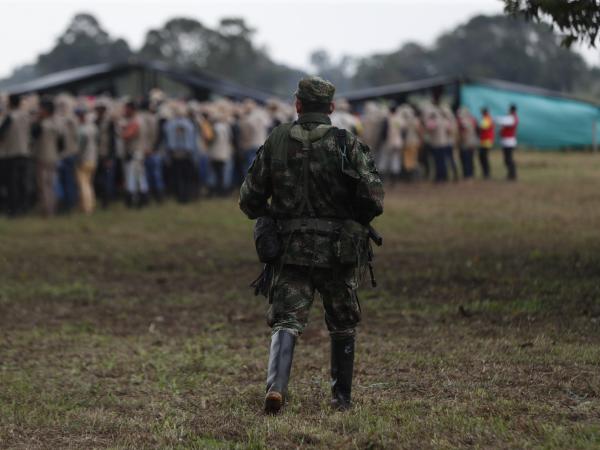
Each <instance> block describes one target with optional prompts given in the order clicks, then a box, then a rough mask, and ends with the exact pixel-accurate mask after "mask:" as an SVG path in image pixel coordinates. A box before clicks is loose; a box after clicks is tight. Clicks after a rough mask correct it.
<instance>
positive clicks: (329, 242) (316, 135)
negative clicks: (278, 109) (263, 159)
mask: <svg viewBox="0 0 600 450" xmlns="http://www.w3.org/2000/svg"><path fill="white" fill-rule="evenodd" d="M330 133H335V138H336V146H337V150H338V153H337V154H336V155H335V156H332V157H334V158H336V159H337V158H339V159H338V161H340V164H339V167H340V170H341V172H340V174H339V175H340V176H346V177H350V178H351V179H352V180H358V179H359V174H358V173H357V171H356V170H355V169H354V168H353V167H352V165H351V163H350V160H349V158H348V156H347V150H346V131H345V130H340V129H338V128H335V127H333V126H332V125H327V124H320V125H318V126H317V127H315V128H313V129H312V130H307V129H305V128H304V127H303V126H302V125H300V124H297V123H293V124H286V125H282V126H280V127H279V129H278V131H277V133H276V134H274V135H273V136H272V139H273V141H272V149H273V150H272V154H271V165H272V166H271V170H272V172H273V173H277V172H285V171H286V170H288V156H289V151H290V148H289V145H290V139H291V140H292V141H295V142H297V143H299V144H300V145H301V150H300V151H301V153H300V155H301V173H300V177H299V180H298V186H297V191H296V192H297V195H296V198H297V199H298V200H299V205H300V206H299V212H300V216H301V217H300V218H296V219H289V220H278V227H279V230H280V233H281V234H282V237H283V242H284V252H285V249H287V248H288V245H286V243H287V242H289V241H288V239H291V236H292V235H295V234H298V233H299V234H305V233H309V234H312V235H314V238H313V239H315V241H314V242H315V243H320V244H319V245H316V246H315V248H314V252H315V254H314V260H315V261H314V263H315V265H317V266H319V265H324V266H330V265H331V264H334V263H335V262H337V263H341V264H344V265H345V264H351V265H354V264H357V263H358V264H360V263H361V262H362V261H361V259H363V255H364V247H365V245H366V242H367V232H366V230H365V228H364V227H363V226H362V225H360V224H358V223H357V222H354V221H353V220H351V219H347V220H341V219H340V220H338V219H330V218H323V217H318V215H317V212H316V211H315V209H314V207H313V205H312V204H311V201H310V196H309V181H310V179H309V171H310V160H311V151H312V150H313V149H315V148H316V147H317V146H319V142H321V141H322V140H324V139H325V138H327V137H328V135H329V137H331V136H330ZM318 236H321V238H319V237H318ZM292 246H293V244H292ZM285 253H287V252H285ZM283 258H284V259H287V258H286V255H284V256H283ZM289 259H290V262H291V263H297V261H293V255H290V258H289ZM311 265H312V264H311Z"/></svg>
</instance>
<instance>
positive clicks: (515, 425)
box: [0, 154, 600, 449]
mask: <svg viewBox="0 0 600 450" xmlns="http://www.w3.org/2000/svg"><path fill="white" fill-rule="evenodd" d="M519 156H520V162H521V181H520V182H519V183H516V184H509V183H505V182H502V181H492V182H488V183H484V182H479V181H477V182H474V183H472V184H463V183H461V184H457V185H453V184H451V185H447V186H439V187H438V186H431V185H425V184H419V185H415V186H397V187H395V188H392V189H390V190H389V193H388V196H387V199H386V213H385V215H384V216H383V217H382V218H381V219H380V220H379V222H378V224H377V226H378V228H379V229H380V231H381V233H382V234H384V236H385V239H386V245H385V247H384V248H383V249H382V250H381V251H380V252H379V253H378V260H377V273H378V277H379V282H380V287H379V288H378V289H376V290H365V291H364V292H363V293H362V296H361V301H362V307H363V313H364V320H363V324H362V326H361V328H360V337H359V341H358V356H357V370H356V372H357V373H356V387H355V399H356V402H355V407H354V409H353V410H352V411H351V412H348V413H345V414H344V413H337V412H332V411H331V410H330V409H329V408H328V406H327V405H328V384H327V381H328V339H327V333H326V331H325V327H324V325H323V323H322V322H323V321H322V311H321V308H320V307H317V306H315V308H314V310H313V315H312V321H311V325H310V326H309V329H308V330H307V332H306V333H305V335H304V336H303V337H302V339H301V342H300V345H299V347H298V351H297V354H296V360H295V364H294V368H293V371H292V382H291V400H290V402H289V405H288V408H287V410H286V412H285V413H284V414H283V415H281V416H280V417H275V418H268V417H264V416H263V415H262V413H261V401H262V395H263V383H264V376H265V371H266V358H267V345H268V344H267V343H268V335H269V331H268V329H267V327H266V324H265V321H264V311H265V306H266V305H265V302H264V301H263V300H262V298H254V297H252V296H251V292H250V290H249V289H247V287H246V286H247V284H248V282H249V280H251V279H252V277H253V276H254V275H255V272H256V271H257V270H258V264H257V263H256V262H255V256H254V254H253V248H252V243H251V240H250V239H251V223H250V222H249V221H247V220H245V219H244V218H243V217H242V215H241V213H239V212H238V211H237V209H236V205H235V201H234V200H233V199H232V200H227V201H218V202H203V203H200V204H195V205H190V206H187V207H179V206H176V205H166V206H164V207H160V208H150V209H147V210H144V211H141V212H130V211H126V210H124V209H122V208H115V209H113V210H112V211H109V212H99V213H98V214H96V215H95V216H93V217H91V218H87V217H80V216H77V217H69V218H58V219H55V220H50V221H46V220H42V219H38V218H35V217H31V218H27V219H24V220H19V221H6V220H2V221H0V250H1V251H0V447H2V448H4V447H7V448H64V447H70V448H159V447H160V448H267V447H268V448H298V447H302V448H305V447H306V448H311V447H316V448H324V447H329V448H361V449H362V448H370V449H375V448H456V447H473V448H569V449H571V448H600V425H599V424H600V399H599V396H600V370H599V364H600V346H599V344H600V234H599V231H598V230H599V228H600V208H599V205H600V158H599V157H598V156H595V155H589V154H588V155H575V154H557V155H542V154H527V155H519ZM494 163H495V169H496V174H498V175H499V174H500V172H501V168H500V165H499V164H500V163H499V160H495V161H494Z"/></svg>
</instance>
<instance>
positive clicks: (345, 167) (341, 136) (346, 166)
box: [335, 128, 360, 180]
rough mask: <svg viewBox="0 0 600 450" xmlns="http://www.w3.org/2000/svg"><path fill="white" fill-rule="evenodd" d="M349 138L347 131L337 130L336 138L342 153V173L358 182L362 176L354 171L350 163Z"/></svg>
mask: <svg viewBox="0 0 600 450" xmlns="http://www.w3.org/2000/svg"><path fill="white" fill-rule="evenodd" d="M347 136H348V133H347V132H346V130H345V129H343V128H336V131H335V137H336V142H337V146H338V149H339V151H340V158H341V166H342V172H343V173H344V174H345V175H348V176H349V177H350V178H354V179H355V180H356V179H358V178H360V175H359V174H358V172H357V171H356V169H354V167H352V163H351V162H350V159H349V158H348V149H347V146H346V138H347Z"/></svg>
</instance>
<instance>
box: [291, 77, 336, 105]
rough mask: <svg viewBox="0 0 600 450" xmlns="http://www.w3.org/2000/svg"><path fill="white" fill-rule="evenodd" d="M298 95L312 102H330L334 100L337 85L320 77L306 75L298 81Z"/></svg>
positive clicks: (301, 98) (296, 93)
mask: <svg viewBox="0 0 600 450" xmlns="http://www.w3.org/2000/svg"><path fill="white" fill-rule="evenodd" d="M294 94H295V95H296V97H298V98H299V99H300V100H304V101H307V102H312V103H329V102H331V101H333V95H334V94H335V86H334V85H333V83H331V82H329V81H327V80H324V79H323V78H320V77H306V78H302V79H301V80H300V81H299V82H298V89H296V92H294Z"/></svg>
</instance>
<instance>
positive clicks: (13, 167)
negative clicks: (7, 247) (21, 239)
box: [0, 95, 31, 216]
mask: <svg viewBox="0 0 600 450" xmlns="http://www.w3.org/2000/svg"><path fill="white" fill-rule="evenodd" d="M30 127H31V124H30V119H29V114H28V113H27V112H26V111H23V109H22V108H21V97H20V96H19V95H11V96H9V98H8V114H7V115H6V116H5V117H4V120H3V121H2V122H1V123H0V189H1V188H2V187H4V189H5V191H6V195H7V204H6V207H7V208H6V210H7V213H8V215H9V216H16V215H19V214H22V213H24V212H26V210H27V206H28V199H27V179H28V174H29V170H28V167H29V157H30V148H29V140H30Z"/></svg>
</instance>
